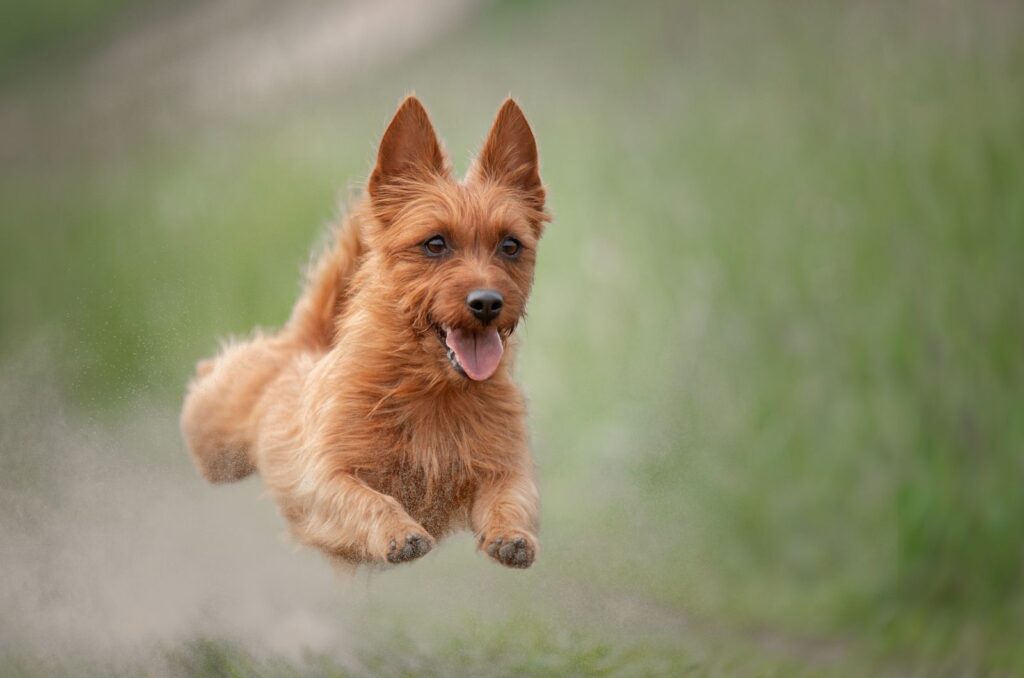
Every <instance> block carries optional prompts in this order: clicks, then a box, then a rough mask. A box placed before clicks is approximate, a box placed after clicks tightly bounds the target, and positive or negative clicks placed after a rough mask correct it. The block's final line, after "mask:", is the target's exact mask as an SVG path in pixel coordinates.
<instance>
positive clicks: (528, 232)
mask: <svg viewBox="0 0 1024 678" xmlns="http://www.w3.org/2000/svg"><path fill="white" fill-rule="evenodd" d="M547 219H548V217H547V214H546V213H545V210H544V189H543V187H542V185H541V182H540V177H539V174H538V165H537V151H536V145H535V142H534V139H533V135H532V132H531V131H530V128H529V125H528V124H527V122H526V119H525V117H523V114H522V111H521V110H520V109H519V107H518V106H517V105H516V104H515V103H514V102H513V101H512V100H511V99H510V100H508V101H506V102H505V104H504V105H503V106H502V108H501V111H500V112H499V114H498V117H497V119H496V120H495V123H494V126H493V128H492V130H491V133H490V135H489V136H488V139H487V141H486V142H485V145H484V148H483V150H482V151H481V154H480V156H479V157H478V159H477V161H476V162H475V163H474V165H473V167H472V169H471V170H470V172H469V173H468V175H467V177H466V179H464V180H463V181H461V182H460V181H456V180H455V179H453V178H452V176H451V170H450V168H449V165H448V162H447V160H446V158H445V156H444V152H443V150H442V148H441V146H440V144H439V142H438V141H437V138H436V136H435V134H434V131H433V128H432V126H431V124H430V121H429V119H428V117H427V114H426V111H425V110H424V109H423V107H422V105H421V104H420V103H419V101H418V100H417V99H415V98H414V97H409V98H407V99H406V100H405V101H404V102H403V103H402V105H401V106H400V107H399V109H398V112H397V113H396V114H395V117H394V119H393V120H392V122H391V124H390V126H389V127H388V130H387V132H386V133H385V135H384V138H383V139H382V141H381V146H380V150H379V153H378V159H377V164H376V167H375V168H374V171H373V173H372V175H371V176H370V179H369V181H368V184H367V191H366V195H365V196H364V197H363V198H362V199H360V200H359V201H358V202H357V203H356V204H355V205H354V206H353V208H352V210H351V212H350V214H349V216H348V217H347V218H346V219H345V220H344V222H343V223H342V224H341V225H340V226H339V227H338V228H337V229H336V232H335V238H334V241H333V243H332V244H331V245H330V246H329V247H327V248H326V250H325V251H324V252H323V254H322V255H321V256H320V258H319V259H318V260H317V261H316V263H315V264H314V265H313V266H312V267H311V268H310V272H309V276H308V280H307V284H306V287H305V290H304V291H303V294H302V296H301V297H300V298H299V300H298V302H297V303H296V305H295V308H294V310H293V312H292V315H291V317H290V319H289V320H288V322H287V324H286V325H285V326H284V327H283V328H282V329H281V330H280V331H278V332H277V333H275V334H272V335H256V336H254V337H253V338H251V339H249V340H248V341H244V342H239V343H233V344H230V345H228V346H226V347H225V348H224V349H223V350H222V351H221V353H220V354H219V355H218V356H216V357H215V358H212V359H210V360H205V361H202V362H200V363H199V365H198V367H197V370H196V376H195V378H194V379H193V381H192V383H191V385H190V386H189V389H188V394H187V396H186V398H185V403H184V408H183V411H182V417H181V426H182V431H183V433H184V437H185V440H186V441H187V443H188V446H189V449H190V450H191V452H192V456H193V459H194V460H195V463H196V465H197V466H198V468H199V470H200V472H201V473H202V474H203V475H204V477H206V479H207V480H209V481H211V482H214V483H220V482H229V481H234V480H238V479H240V478H243V477H245V476H247V475H249V474H250V473H252V472H253V471H258V472H259V473H260V475H261V476H262V478H263V482H264V483H265V485H266V487H267V489H268V491H269V493H270V494H271V495H272V496H273V498H274V499H275V500H276V501H277V503H278V504H279V506H280V509H281V513H282V514H283V515H284V517H285V519H286V520H287V523H288V525H289V528H290V531H291V533H292V534H293V535H294V537H295V538H296V539H297V540H298V541H300V542H302V543H304V544H306V545H309V546H312V547H315V548H318V549H320V550H321V551H323V552H324V553H325V554H327V555H328V556H329V557H330V558H331V559H333V560H335V561H337V562H340V563H349V564H357V563H378V564H383V563H386V562H392V563H393V562H401V561H403V560H409V559H412V558H416V557H419V556H420V555H423V554H424V553H426V552H427V551H429V550H430V548H431V547H432V546H433V545H434V544H435V541H436V540H437V539H439V538H440V537H442V536H444V535H445V534H447V533H450V532H451V531H453V530H456V529H460V528H463V527H467V526H468V527H470V528H471V529H472V530H473V531H474V533H475V534H476V535H477V538H478V541H477V543H478V545H479V547H480V548H481V549H482V550H483V551H484V552H485V553H487V554H488V555H490V556H491V557H492V558H495V559H496V560H498V561H499V562H501V563H503V564H505V565H509V566H512V567H527V566H529V565H530V564H531V563H532V562H533V559H534V556H535V554H536V551H537V546H538V545H537V520H538V506H537V503H538V494H537V488H536V485H535V482H534V479H533V468H532V461H531V459H530V455H529V451H528V448H527V441H526V431H525V410H524V403H523V398H522V395H521V393H520V391H519V389H518V388H517V387H516V385H515V384H514V383H513V381H512V378H511V371H512V362H513V358H514V348H515V335H514V331H515V328H516V324H517V323H518V322H519V321H520V320H521V318H522V317H523V315H524V313H525V308H526V300H527V297H528V296H529V293H530V287H531V284H532V280H533V268H534V257H535V254H536V248H537V242H538V240H539V238H540V235H541V231H542V229H543V225H544V223H545V222H546V221H547ZM435 234H443V235H444V236H445V237H446V238H447V239H448V240H449V242H451V243H452V252H451V253H450V255H449V256H446V257H443V258H442V259H437V258H431V257H427V256H425V254H424V251H423V247H422V244H423V242H424V241H426V240H428V239H429V238H430V237H431V236H433V235H435ZM509 235H511V236H513V237H515V238H516V239H517V240H518V241H519V242H521V243H522V250H521V253H520V255H519V256H518V257H516V258H515V259H514V260H511V259H509V258H507V257H502V256H499V255H498V254H497V248H498V246H499V244H500V243H501V241H502V239H503V238H505V237H506V236H509ZM482 287H486V288H491V289H496V290H499V291H500V292H501V293H502V294H503V296H504V301H505V305H504V309H503V310H502V313H501V315H500V317H499V318H498V319H497V320H496V323H497V325H498V327H499V330H500V335H501V337H502V338H503V339H504V341H505V344H506V350H505V353H504V356H503V358H502V360H501V363H500V364H499V366H498V369H497V372H495V373H494V375H493V376H492V377H491V378H489V379H487V380H485V381H471V380H469V379H467V378H466V377H465V376H464V375H462V374H459V373H458V372H457V371H456V370H455V369H453V366H452V365H451V364H450V363H449V361H448V358H447V356H446V351H445V347H444V346H443V345H442V343H441V341H439V338H438V335H437V331H436V328H437V327H439V326H441V325H443V326H447V327H467V328H468V327H474V326H475V323H478V322H479V321H477V320H476V319H475V318H474V317H473V315H472V314H471V313H470V312H469V311H468V310H467V307H466V296H467V294H468V292H469V291H471V290H473V289H476V288H482Z"/></svg>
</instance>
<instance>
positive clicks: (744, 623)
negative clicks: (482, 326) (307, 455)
mask: <svg viewBox="0 0 1024 678" xmlns="http://www.w3.org/2000/svg"><path fill="white" fill-rule="evenodd" d="M386 4H387V3H385V5H386ZM442 4H443V5H444V6H445V8H446V9H445V10H444V11H445V12H447V14H446V15H445V16H446V17H447V18H446V20H445V21H444V22H443V24H444V25H440V24H439V25H437V26H433V27H429V26H428V25H427V24H428V23H429V22H426V21H421V22H419V23H418V24H416V25H417V26H418V28H417V29H416V30H413V29H411V28H408V27H405V28H402V25H403V24H401V22H397V23H393V22H392V23H389V22H388V21H377V20H374V19H373V18H372V17H370V18H366V17H362V15H359V14H358V13H355V14H352V15H345V16H347V17H348V20H351V21H357V20H360V19H361V18H363V19H365V20H366V23H365V24H360V26H363V27H364V28H363V29H361V33H359V34H358V35H356V37H353V35H355V34H350V33H346V34H344V36H347V37H346V39H349V40H356V41H357V42H356V44H357V45H362V44H363V43H359V42H358V40H364V41H365V47H359V48H358V49H356V50H355V53H356V54H359V55H362V56H361V57H360V59H359V60H358V62H357V63H356V62H354V61H353V59H354V58H355V57H353V56H351V55H349V56H345V57H344V59H342V58H341V57H337V58H338V59H339V61H337V62H330V61H323V60H324V59H328V58H329V57H330V54H333V52H330V50H325V51H324V53H325V54H327V56H322V57H318V58H320V59H321V61H315V60H313V58H314V57H315V56H316V55H317V54H319V52H314V51H313V50H309V49H307V50H305V51H304V50H303V45H301V44H298V43H293V42H290V41H289V40H291V39H293V38H294V37H295V36H296V35H299V36H301V35H304V33H303V26H306V25H307V24H304V23H303V22H307V23H308V29H309V32H310V34H311V35H312V34H315V33H316V30H319V29H318V27H319V26H322V25H323V23H324V22H319V23H318V22H317V21H316V18H317V17H318V16H319V14H318V12H324V11H326V10H324V7H325V6H324V5H322V4H316V3H305V2H303V3H296V4H295V5H294V6H293V7H294V9H291V10H283V9H281V7H279V6H277V5H274V4H273V3H263V4H259V3H257V4H256V5H254V6H252V8H251V9H246V10H245V12H242V11H241V10H239V9H238V7H237V6H236V5H232V4H231V3H224V2H222V3H200V2H195V1H193V2H186V3H181V4H174V3H162V2H159V1H157V2H144V1H143V0H134V2H127V1H119V2H111V3H104V2H93V3H90V5H89V9H88V11H87V10H86V9H81V10H80V18H76V16H78V15H74V14H60V13H59V12H58V13H57V14H53V12H55V11H56V10H54V9H53V8H52V7H50V6H51V5H54V3H47V4H46V7H47V8H46V9H40V10H38V11H39V12H44V11H45V12H50V14H46V15H45V16H44V15H43V14H33V12H34V11H36V10H33V9H25V8H23V9H20V10H19V12H20V13H22V14H24V16H23V17H21V18H19V21H23V22H24V25H25V26H26V28H25V33H24V34H22V33H19V32H18V31H17V30H15V29H12V28H11V25H12V24H7V25H6V27H5V28H4V29H3V31H2V32H0V58H4V59H6V63H4V64H3V65H2V68H0V74H2V75H3V77H2V79H0V162H2V165H0V223H2V228H3V241H2V242H3V244H2V247H0V365H2V366H3V367H2V372H0V374H2V378H0V488H2V491H0V529H2V532H0V541H2V542H3V543H4V547H3V548H2V549H0V570H2V571H3V572H4V577H3V580H4V581H3V582H2V583H0V609H3V610H4V611H5V614H4V615H2V618H0V673H3V674H4V675H8V674H10V675H54V674H66V675H97V676H99V675H104V676H105V675H111V674H123V675H138V674H140V673H146V674H152V675H194V676H235V675H238V676H241V675H252V674H264V675H289V674H294V675H325V676H328V675H438V676H446V675H467V676H481V675H513V674H515V675H538V676H541V675H616V676H617V675H623V676H625V675H689V674H692V675H787V676H788V675H858V676H859V675H866V674H868V675H879V674H882V675H886V674H893V675H947V674H948V675H980V674H986V675H988V674H992V675H1013V674H1017V673H1022V672H1024V649H1022V646H1021V645H1020V643H1019V639H1020V637H1022V636H1024V519H1022V516H1024V493H1022V492H1021V491H1020V487H1021V483H1022V481H1024V274H1022V270H1024V7H1021V6H1020V5H1019V4H1016V3H1009V2H994V1H991V2H988V1H986V2H979V3H969V2H966V1H965V2H956V1H950V2H941V3H935V2H924V1H923V0H922V1H919V2H908V3H882V2H866V3H840V2H810V1H809V0H808V1H806V2H792V3H772V4H768V3H756V2H746V1H741V2H730V3H713V2H693V3H683V2H661V1H653V2H645V3H635V4H628V5H627V4H626V3H615V2H604V1H600V2H588V3H583V2H576V3H573V2H557V3H539V2H510V1H507V2H500V3H489V4H483V5H476V4H474V3H460V2H458V1H455V0H452V1H451V2H446V3H442ZM413 5H415V3H405V4H403V3H400V2H396V3H393V4H392V5H389V7H390V8H391V10H394V11H397V12H399V16H405V17H406V18H409V17H410V16H411V17H412V19H411V21H412V22H414V23H415V22H417V21H419V20H418V19H417V18H416V17H417V16H419V15H416V14H415V12H414V11H413V10H412V9H410V7H411V6H413ZM355 6H357V7H358V5H355ZM25 7H26V8H28V7H30V6H29V5H26V6H25ZM40 7H43V5H41V6H40ZM218 8H221V9H218ZM224 8H226V9H224ZM346 11H347V10H346ZM381 11H382V12H384V11H390V10H381ZM437 11H440V10H437ZM353 12H356V10H353ZM58 15H59V16H60V17H61V20H60V21H59V22H58V21H57V20H56V19H54V18H53V17H55V16H58ZM332 16H333V15H332ZM388 16H390V15H388ZM197 17H199V18H201V19H203V21H201V22H200V21H199V19H197ZM200 25H201V26H205V27H206V28H201V29H200V28H197V27H198V26H200ZM211 26H212V28H210V27H211ZM33 31H34V32H33ZM275 31H277V32H278V33H275ZM374 31H376V32H374ZM389 31H390V32H389ZM278 34H279V35H281V36H290V37H288V40H285V39H284V37H281V38H280V39H279V40H277V41H275V35H278ZM254 35H255V36H258V37H259V40H257V41H254V40H253V38H252V36H254ZM26 36H29V37H26ZM344 36H343V37H344ZM357 39H358V40H357ZM300 42H301V41H300ZM310 42H311V43H313V42H315V41H314V40H313V39H312V38H311V39H310ZM325 44H332V43H331V41H330V40H327V41H326V43H325ZM254 45H256V46H266V47H265V48H266V49H267V50H278V52H279V53H278V52H274V54H275V55H276V56H274V59H271V60H269V61H268V62H267V63H270V64H272V65H273V66H274V68H275V69H277V70H274V71H273V73H272V75H275V77H270V76H268V75H267V74H266V73H264V71H265V70H267V69H264V68H262V67H261V69H260V70H259V72H258V73H257V75H259V76H261V78H263V76H265V75H267V77H265V78H263V79H260V78H257V79H255V80H254V79H253V77H252V76H253V72H252V70H250V71H244V69H243V67H242V66H240V64H242V65H244V64H246V63H247V59H248V55H249V54H250V52H249V51H248V50H251V49H254V47H253V46H254ZM382 45H383V47H382ZM261 49H262V47H261ZM238 54H241V55H243V58H238V56H237V55H238ZM289 55H291V56H289ZM311 55H312V56H311ZM253 59H256V57H253ZM268 59H269V57H268ZM289 59H291V61H289ZM257 62H258V60H257ZM258 63H262V62H258ZM353 63H355V65H353ZM268 68H269V67H268ZM233 69H234V70H233ZM211 83H212V85H211ZM411 90H415V91H416V93H417V94H418V95H419V96H420V97H421V98H422V99H423V100H424V101H425V102H426V104H427V106H428V107H429V109H430V110H431V113H432V115H433V117H434V120H435V123H436V125H437V127H438V128H439V131H440V133H441V134H442V136H444V137H445V138H446V140H447V143H448V149H449V151H450V152H451V154H452V157H453V159H454V160H455V163H456V166H457V167H458V168H459V169H460V170H461V169H465V167H466V165H467V161H468V158H469V157H470V154H471V152H472V151H473V150H475V148H476V146H477V145H478V144H479V142H480V141H481V140H482V138H483V135H484V133H485V131H486V129H487V126H488V124H489V122H490V120H491V117H492V116H493V114H494V111H495V110H496V109H497V106H498V105H499V104H500V102H501V100H502V98H503V97H504V96H505V95H507V94H508V93H509V92H511V93H513V94H514V95H515V96H516V97H517V98H518V99H519V100H520V102H521V103H522V105H523V107H524V109H525V110H526V112H527V114H528V116H529V118H530V120H531V122H532V123H533V125H534V128H535V131H536V133H537V136H538V139H539V142H540V150H541V156H542V162H543V167H542V175H543V177H544V179H545V181H546V182H547V184H548V185H549V192H550V197H551V204H550V206H551V210H552V212H553V213H554V215H555V221H554V223H553V224H552V225H551V226H550V228H549V230H548V232H547V234H546V236H545V240H544V242H543V247H542V248H541V256H540V261H539V266H538V272H537V283H536V289H535V296H534V300H533V302H532V305H531V309H530V318H529V321H528V323H527V325H526V327H525V328H524V330H523V334H524V342H523V344H524V350H523V353H522V358H521V365H520V377H521V381H522V382H523V384H524V386H525V388H526V390H527V393H528V395H529V398H530V403H531V411H532V425H533V438H534V449H535V456H536V459H537V462H538V466H539V473H540V477H541V480H542V492H543V499H544V513H543V522H544V524H543V532H542V541H543V551H542V555H541V558H540V560H539V562H538V563H537V565H536V566H535V567H534V568H532V569H531V570H529V571H527V572H525V573H523V572H507V571H502V570H500V569H499V568H497V567H494V566H492V565H491V564H490V563H487V562H485V561H484V560H483V559H482V558H480V557H478V556H476V555H474V554H473V553H472V548H471V544H470V542H469V540H468V539H467V538H458V539H454V540H452V541H451V542H450V543H446V544H445V545H444V546H443V547H442V548H441V549H439V550H438V551H437V552H436V553H434V554H431V555H430V556H429V557H427V558H426V559H425V560H424V561H423V562H419V563H417V564H415V565H413V566H409V567H403V568H398V569H396V570H394V571H390V572H387V573H384V574H377V575H373V576H369V575H362V576H360V577H359V578H357V579H356V580H355V581H353V582H351V583H349V584H347V585H341V584H339V583H337V582H336V581H334V580H333V579H332V577H331V575H330V573H329V571H328V570H327V568H326V567H325V566H324V565H323V564H322V563H321V562H320V561H319V560H318V559H317V558H316V557H315V556H313V555H312V554H306V553H303V552H295V551H294V550H293V549H291V548H290V547H289V546H287V545H286V544H283V543H282V541H281V539H280V532H281V524H280V520H279V519H278V518H277V516H276V514H275V510H274V508H273V506H272V505H271V504H270V502H269V501H267V500H261V499H260V488H259V483H258V481H255V480H253V481H247V482H245V483H242V484H240V485H238V486H232V487H225V488H216V489H214V488H208V487H205V486H203V485H202V484H201V482H200V480H199V478H198V476H197V475H196V474H195V472H194V471H193V470H192V468H191V466H190V463H189V460H188V458H187V455H186V454H185V452H184V450H183V447H182V443H181V442H180V439H179V437H178V433H177V429H176V417H177V407H178V404H179V402H180V398H181V396H182V393H183V388H184V384H185V381H186V379H187V377H188V375H189V374H190V372H191V368H192V365H193V363H194V361H195V360H196V359H197V358H199V357H202V356H204V355H206V354H208V353H209V352H211V351H212V350H213V349H214V348H215V347H216V342H217V340H218V338H219V337H223V336H227V335H230V334H242V333H245V332H247V331H248V330H249V329H250V328H251V327H253V326H254V325H257V324H258V325H263V326H274V325H276V324H279V323H280V322H281V321H282V320H283V319H284V318H285V317H286V314H287V312H288V309H289V307H290V304H291V302H292V301H293V299H294V297H295V294H296V291H297V283H298V278H299V271H300V270H301V267H302V265H303V264H304V262H305V261H306V260H307V258H308V256H309V252H310V251H311V248H312V246H313V244H314V243H315V242H317V241H318V239H319V238H320V237H321V235H322V233H323V230H324V225H325V224H326V223H328V221H329V220H330V219H331V218H333V216H334V215H335V214H336V213H337V209H336V206H337V205H338V204H339V201H340V202H343V199H344V197H345V196H346V195H347V194H348V193H349V192H350V191H351V190H353V189H356V188H358V186H359V185H360V182H361V181H362V179H363V178H364V177H365V176H366V173H367V171H368V168H369V163H370V162H371V160H372V158H373V153H374V143H375V141H376V139H377V136H378V135H379V134H380V133H381V131H382V130H383V127H384V125H385V123H386V121H387V119H388V116H389V115H390V114H391V112H392V111H393V108H394V106H395V104H396V103H397V101H398V100H399V99H400V98H401V96H402V95H403V94H404V93H406V92H408V91H411Z"/></svg>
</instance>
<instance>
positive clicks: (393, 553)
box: [388, 533, 431, 563]
mask: <svg viewBox="0 0 1024 678" xmlns="http://www.w3.org/2000/svg"><path fill="white" fill-rule="evenodd" d="M430 548H431V544H430V540H429V539H428V538H427V537H425V536H423V535H421V534H418V533H413V534H410V535H406V537H405V541H404V542H403V543H402V544H401V546H399V544H398V540H396V539H392V540H391V542H390V543H389V544H388V562H389V563H404V562H406V561H409V560H414V559H416V558H419V557H420V556H424V555H426V554H427V553H428V552H429V551H430Z"/></svg>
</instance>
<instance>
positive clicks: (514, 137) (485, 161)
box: [473, 97, 544, 210]
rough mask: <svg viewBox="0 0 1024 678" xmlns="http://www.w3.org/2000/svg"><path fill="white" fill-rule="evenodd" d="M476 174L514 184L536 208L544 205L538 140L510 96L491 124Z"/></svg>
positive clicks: (477, 162) (476, 175) (477, 163)
mask: <svg viewBox="0 0 1024 678" xmlns="http://www.w3.org/2000/svg"><path fill="white" fill-rule="evenodd" d="M473 176H474V177H475V178H476V179H478V180H483V181H494V182H497V183H502V184H505V185H507V186H511V187H512V188H515V189H517V190H519V191H521V192H522V194H523V197H524V198H525V199H527V200H528V201H529V202H530V203H532V205H533V206H534V207H535V208H536V209H538V210H543V208H544V187H543V185H542V184H541V181H540V166H539V162H538V160H537V141H536V140H535V139H534V138H533V132H532V131H531V130H530V123H528V122H527V121H526V116H525V115H523V109H521V108H519V104H517V103H516V102H515V101H513V100H512V98H511V97H510V98H508V99H506V100H505V103H504V104H502V105H501V109H500V110H499V111H498V117H496V118H495V119H494V124H493V125H491V132H490V134H488V135H487V141H485V142H484V147H483V150H482V151H480V155H479V156H478V157H477V160H476V164H475V165H474V167H473Z"/></svg>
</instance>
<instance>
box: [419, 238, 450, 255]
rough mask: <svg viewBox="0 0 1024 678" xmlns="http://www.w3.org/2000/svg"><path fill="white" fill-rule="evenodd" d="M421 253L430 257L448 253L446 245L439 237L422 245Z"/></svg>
mask: <svg viewBox="0 0 1024 678" xmlns="http://www.w3.org/2000/svg"><path fill="white" fill-rule="evenodd" d="M423 251H424V252H426V253H427V256H430V257H439V256H441V255H442V254H444V253H445V252H447V251H448V243H446V242H445V241H444V238H442V237H441V236H439V235H435V236H434V237H433V238H430V239H429V240H427V241H426V242H425V243H423Z"/></svg>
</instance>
